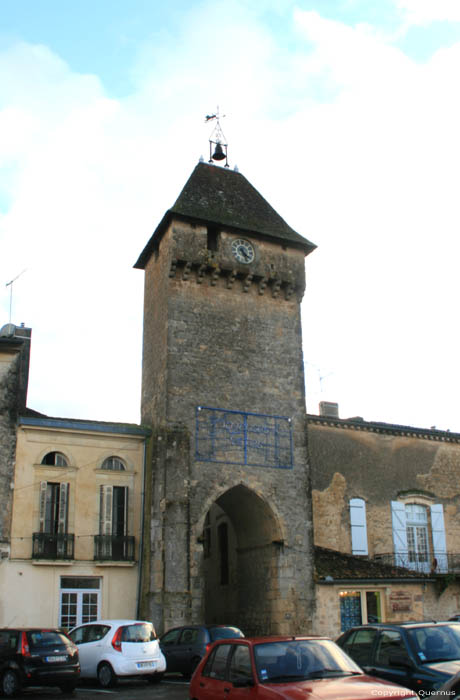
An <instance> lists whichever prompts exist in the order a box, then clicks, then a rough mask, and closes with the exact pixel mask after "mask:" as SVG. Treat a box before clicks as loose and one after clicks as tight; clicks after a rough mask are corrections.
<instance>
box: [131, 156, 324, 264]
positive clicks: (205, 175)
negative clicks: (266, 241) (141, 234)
mask: <svg viewBox="0 0 460 700" xmlns="http://www.w3.org/2000/svg"><path fill="white" fill-rule="evenodd" d="M174 215H175V216H179V217H183V218H185V219H188V220H190V219H192V220H194V221H197V222H201V223H208V224H215V225H220V226H225V227H228V228H230V229H236V230H240V231H246V232H248V233H251V234H255V235H256V236H260V237H264V238H267V237H268V238H271V239H273V240H276V241H278V242H280V243H282V244H285V245H289V246H292V247H295V248H301V249H302V250H304V252H305V254H306V255H308V253H311V251H312V250H314V249H315V248H316V246H315V244H314V243H311V242H310V241H309V240H307V239H306V238H304V237H303V236H301V235H300V234H299V233H297V232H296V231H294V229H292V228H291V227H290V226H289V225H288V224H287V223H286V222H285V221H284V219H282V218H281V216H280V215H279V214H278V213H277V212H276V211H275V210H274V209H273V207H272V206H271V205H270V204H269V203H268V202H267V200H266V199H264V198H263V197H262V195H261V194H260V193H259V192H258V191H257V190H256V189H255V187H253V186H252V185H251V183H250V182H249V181H248V180H247V179H246V178H245V177H244V175H242V174H241V173H239V172H236V171H234V170H229V169H228V168H222V167H219V166H216V165H210V164H208V163H198V165H197V166H196V168H195V169H194V171H193V172H192V174H191V175H190V177H189V179H188V181H187V183H186V184H185V187H184V189H183V190H182V192H181V193H180V195H179V197H178V198H177V200H176V202H175V204H174V206H172V207H171V209H169V210H168V211H167V212H166V214H165V216H164V217H163V219H162V221H161V222H160V224H159V225H158V227H157V229H156V230H155V232H154V234H153V236H152V237H151V239H150V240H149V242H148V243H147V245H146V247H145V248H144V250H143V251H142V253H141V255H140V256H139V259H138V260H137V262H136V264H135V265H134V267H138V268H144V267H145V265H146V263H147V261H148V259H149V257H150V255H151V252H152V251H153V248H154V246H155V244H156V242H157V241H158V240H159V239H160V238H161V236H162V234H163V232H164V230H165V228H166V226H167V225H168V223H169V221H170V219H171V217H172V216H174Z"/></svg>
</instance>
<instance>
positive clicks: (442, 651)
mask: <svg viewBox="0 0 460 700" xmlns="http://www.w3.org/2000/svg"><path fill="white" fill-rule="evenodd" d="M407 635H408V637H409V639H410V643H411V645H412V648H413V650H414V651H415V653H416V655H417V656H418V658H419V659H420V661H421V662H422V663H426V664H429V663H432V662H434V661H452V660H454V659H460V625H458V624H455V623H454V624H452V625H439V626H437V625H427V626H426V627H414V628H413V629H408V630H407Z"/></svg>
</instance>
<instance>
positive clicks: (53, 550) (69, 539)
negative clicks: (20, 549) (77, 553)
mask: <svg viewBox="0 0 460 700" xmlns="http://www.w3.org/2000/svg"><path fill="white" fill-rule="evenodd" d="M74 542H75V536H74V535H69V534H68V533H59V534H52V533H48V532H34V533H33V535H32V559H73V558H74Z"/></svg>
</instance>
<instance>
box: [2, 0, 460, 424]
mask: <svg viewBox="0 0 460 700" xmlns="http://www.w3.org/2000/svg"><path fill="white" fill-rule="evenodd" d="M293 22H294V26H295V29H296V32H297V36H296V42H295V46H296V49H295V51H293V50H292V47H291V45H290V43H289V42H286V41H282V40H280V39H279V38H277V37H276V35H275V33H274V32H269V31H268V30H267V28H266V27H265V26H263V25H261V23H260V21H259V20H258V19H257V18H256V17H255V15H254V13H253V12H252V11H250V10H247V9H244V7H243V6H241V5H239V4H238V3H231V4H230V5H229V4H228V3H220V4H219V3H217V4H212V5H211V4H209V5H208V4H206V5H203V6H197V7H196V8H195V9H194V10H193V12H191V13H190V14H189V15H188V16H187V17H185V18H184V23H183V25H182V28H181V29H180V31H178V33H176V34H175V35H174V36H171V37H166V41H160V40H159V39H160V38H161V37H160V36H159V35H158V34H157V35H155V36H153V37H152V41H151V42H150V43H148V44H147V45H146V46H144V47H142V48H141V50H140V51H139V55H138V58H137V62H136V64H135V66H134V67H133V75H134V76H135V89H134V91H133V93H132V94H131V95H130V96H128V97H126V98H124V99H118V100H114V99H110V98H109V97H108V96H107V94H106V93H105V90H104V86H103V85H102V84H101V82H100V81H99V80H98V78H97V77H96V76H84V75H79V74H76V73H75V72H74V71H72V70H71V69H70V68H69V66H67V65H66V64H65V63H64V62H63V61H62V60H61V59H60V58H59V57H57V56H55V55H54V54H52V52H51V51H49V49H47V48H46V47H42V46H32V45H29V44H25V43H23V44H20V45H16V46H14V47H13V48H11V49H10V50H9V51H6V52H3V53H2V54H0V82H1V81H2V80H3V78H6V81H7V82H6V89H5V91H4V92H2V96H1V97H0V100H1V102H0V188H1V187H2V186H3V185H4V186H5V188H7V190H8V197H9V198H10V201H11V205H10V206H9V207H8V210H7V211H6V213H4V214H3V215H0V240H1V245H2V251H6V253H5V254H4V255H3V254H2V256H1V257H0V282H1V281H2V280H3V281H4V282H7V281H8V280H10V279H12V277H14V276H15V275H16V274H18V273H19V272H20V271H21V270H22V269H24V268H25V267H27V272H26V273H25V274H24V275H22V277H21V278H20V279H19V280H18V281H17V282H16V283H15V286H14V292H13V309H14V311H13V321H16V322H20V321H24V322H25V323H26V324H28V325H29V324H30V325H32V327H33V345H32V367H31V386H30V391H31V393H30V401H29V403H30V405H31V406H32V407H34V408H37V409H39V410H43V411H44V412H47V413H49V414H61V415H62V414H66V415H71V416H75V417H87V418H99V419H104V420H112V419H125V420H137V419H138V407H139V397H140V371H141V352H140V344H141V323H142V319H141V315H142V282H143V280H142V277H143V275H142V273H141V272H139V271H133V270H132V269H131V266H132V264H133V263H134V262H135V260H136V258H137V255H138V254H139V253H140V251H141V250H142V248H143V246H144V245H145V243H146V242H147V240H148V238H149V236H150V234H151V232H152V231H153V229H154V228H155V226H156V224H157V223H158V222H159V220H160V219H161V216H162V215H163V213H164V211H165V210H166V209H167V208H168V207H169V206H171V204H172V203H173V202H174V201H175V199H176V197H177V196H178V194H179V192H180V189H181V188H182V186H183V184H185V181H186V179H187V177H188V176H189V174H190V172H191V170H192V168H193V167H194V165H195V163H196V162H197V160H198V157H199V155H200V153H203V152H204V153H203V154H204V155H205V156H206V155H207V154H206V148H207V138H208V134H209V126H205V125H204V122H203V120H204V115H205V113H206V112H207V111H209V110H211V109H213V108H215V106H216V105H217V104H219V105H220V107H221V109H222V111H224V112H225V113H226V114H228V118H227V119H225V120H224V121H223V128H224V132H225V134H226V136H227V138H228V140H229V143H230V149H229V153H230V157H231V163H232V165H233V164H234V163H237V164H238V165H239V167H240V170H241V171H242V172H243V173H244V174H245V175H246V176H247V177H248V179H249V180H250V181H251V182H252V183H253V184H254V186H256V187H257V188H258V189H259V190H260V191H261V193H262V194H263V195H264V196H265V197H266V198H267V199H268V201H270V202H271V203H272V205H273V206H274V207H275V208H276V209H277V210H278V211H279V213H280V214H281V215H282V216H284V217H285V218H286V220H287V221H288V222H289V223H290V224H291V225H292V226H293V227H294V228H296V229H297V230H298V231H299V232H301V233H303V234H304V235H306V236H307V237H308V238H310V239H311V240H313V241H314V242H315V243H317V244H318V245H319V248H318V250H317V251H315V252H314V253H313V254H312V256H311V257H310V258H309V259H308V262H307V269H308V286H307V292H306V295H305V302H304V310H303V317H304V328H305V359H306V360H307V362H308V363H309V365H308V367H309V371H308V379H309V380H310V384H309V393H308V394H307V399H308V407H309V409H310V410H314V409H315V407H316V406H315V404H316V402H317V400H318V399H319V398H326V399H331V400H338V401H339V403H340V404H341V406H342V410H341V414H342V415H346V414H349V415H350V414H361V415H362V414H364V415H365V417H367V418H370V419H377V420H385V419H386V420H389V421H394V422H412V423H414V422H416V423H417V422H418V423H420V424H422V425H430V424H432V423H434V422H437V423H438V424H441V422H443V421H444V424H445V425H446V426H449V422H450V421H451V417H453V418H452V420H453V419H454V418H455V415H456V413H455V411H456V407H455V398H456V395H457V393H458V391H459V390H460V386H458V379H457V374H456V373H454V370H456V364H457V357H456V355H457V352H456V348H457V344H458V338H457V337H456V336H457V331H456V327H455V324H453V323H452V319H453V318H455V317H456V313H457V310H456V300H457V298H458V283H457V261H458V259H459V253H460V250H459V248H460V243H459V241H460V237H459V235H458V227H459V211H458V204H457V192H458V189H459V184H460V183H459V175H458V166H457V164H458V162H459V160H460V142H459V136H458V128H457V124H458V123H459V119H460V104H459V98H458V96H457V91H456V90H455V85H456V75H457V73H458V63H459V61H460V47H459V46H453V47H452V48H450V49H446V50H443V51H439V52H438V53H436V54H435V55H434V56H433V57H432V58H431V59H430V60H429V61H428V62H427V63H426V64H424V65H418V64H416V63H415V62H414V61H412V60H410V59H409V58H408V57H407V56H406V55H404V53H403V52H402V51H401V50H399V49H397V48H395V47H394V46H392V45H391V44H389V43H387V42H386V41H385V39H384V38H382V36H381V35H380V34H379V32H377V31H373V29H372V28H369V27H368V26H365V25H359V26H357V27H355V28H353V27H349V26H345V25H344V24H341V23H340V22H336V21H332V20H326V19H324V18H323V17H321V16H320V15H319V14H318V13H316V12H303V11H301V10H296V12H295V13H294V15H293ZM163 38H164V37H163ZM302 42H304V45H302ZM2 168H3V179H2V175H1V173H2ZM0 211H2V207H1V202H0ZM3 289H4V295H3V298H2V297H0V303H1V304H2V308H3V316H4V318H5V320H7V314H8V306H9V290H8V289H6V288H5V287H3ZM315 367H319V371H318V370H317V369H315ZM319 374H321V375H329V376H327V378H325V379H324V380H323V382H322V384H323V394H321V395H319V394H318V388H319V387H318V376H319ZM311 387H313V388H311ZM421 387H422V388H423V390H422V389H421ZM446 387H449V392H450V393H451V394H452V396H453V397H454V400H453V401H452V402H449V401H446V400H441V399H440V398H439V395H440V391H443V390H445V389H446ZM315 392H316V393H315ZM414 396H415V397H416V399H415V400H414V398H413V397H414ZM427 416H429V417H428V418H427ZM436 416H440V417H438V418H437V417H436ZM450 427H455V426H453V425H451V426H450ZM459 428H460V426H459V427H458V428H457V429H459Z"/></svg>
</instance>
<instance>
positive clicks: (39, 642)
mask: <svg viewBox="0 0 460 700" xmlns="http://www.w3.org/2000/svg"><path fill="white" fill-rule="evenodd" d="M27 641H28V643H29V648H30V650H31V651H32V649H39V648H42V647H51V646H56V644H59V645H62V644H65V645H68V644H69V643H70V642H69V639H68V638H67V637H66V636H65V634H62V633H61V632H58V631H57V630H33V631H29V632H27Z"/></svg>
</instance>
